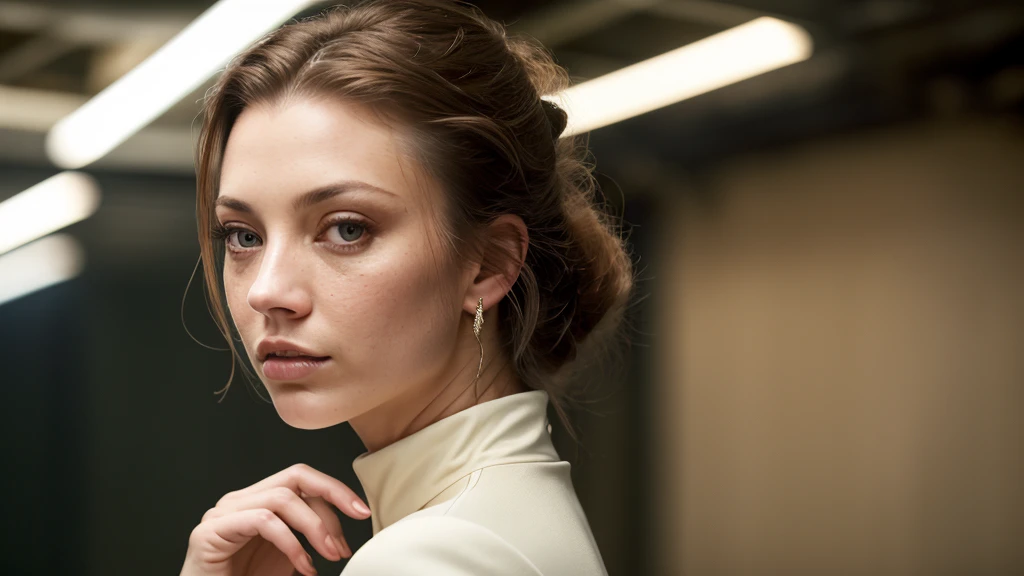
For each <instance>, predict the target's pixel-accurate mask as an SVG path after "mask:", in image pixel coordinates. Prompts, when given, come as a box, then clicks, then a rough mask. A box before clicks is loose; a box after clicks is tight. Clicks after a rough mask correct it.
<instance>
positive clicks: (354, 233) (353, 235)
mask: <svg viewBox="0 0 1024 576" xmlns="http://www.w3.org/2000/svg"><path fill="white" fill-rule="evenodd" d="M335 228H337V230H338V234H339V235H340V236H341V238H342V240H344V241H345V242H355V241H356V240H359V237H360V236H362V235H363V231H364V230H365V228H366V227H365V226H363V225H362V224H359V223H358V222H350V221H349V222H341V223H339V224H337V225H335Z"/></svg>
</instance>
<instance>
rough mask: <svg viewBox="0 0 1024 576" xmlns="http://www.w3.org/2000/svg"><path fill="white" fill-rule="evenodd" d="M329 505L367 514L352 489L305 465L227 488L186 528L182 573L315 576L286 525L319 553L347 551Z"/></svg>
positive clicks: (347, 554) (332, 556)
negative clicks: (189, 531) (297, 574)
mask: <svg viewBox="0 0 1024 576" xmlns="http://www.w3.org/2000/svg"><path fill="white" fill-rule="evenodd" d="M331 504H334V505H335V506H337V507H338V509H339V510H341V511H342V512H344V513H345V514H347V515H349V516H351V517H353V518H358V519H365V518H367V517H368V516H369V515H370V514H369V508H368V507H366V504H364V503H363V501H362V500H360V499H359V497H358V496H356V494H355V492H353V491H352V489H351V488H349V487H348V486H346V485H344V484H342V483H341V482H340V481H338V480H337V479H335V478H332V477H330V476H328V475H326V474H324V473H323V472H320V471H318V470H314V469H313V468H311V467H310V466H307V465H305V464H295V465H293V466H290V467H288V468H286V469H284V470H282V471H280V472H278V473H276V474H274V475H273V476H270V477H268V478H265V479H264V480H261V481H259V482H257V483H256V484H253V485H252V486H249V487H248V488H243V489H242V490H237V491H235V492H229V493H227V494H225V495H224V497H222V498H221V499H220V500H219V501H217V505H216V506H214V507H213V508H211V509H210V510H208V511H207V512H206V514H204V515H203V519H202V521H201V522H200V523H199V525H198V526H196V527H195V529H193V530H192V534H191V536H189V540H188V552H187V553H186V554H185V564H184V566H182V569H181V576H291V575H292V574H293V573H294V572H293V571H294V570H298V571H299V572H300V573H301V574H305V575H307V576H314V575H315V574H316V569H315V568H314V567H313V562H312V558H310V557H309V554H306V551H305V550H304V549H303V548H302V544H301V543H300V542H299V540H298V538H296V537H295V534H293V533H292V531H291V529H290V528H295V529H296V530H298V531H299V532H301V533H302V534H303V535H305V537H306V539H307V540H309V543H310V544H312V545H313V547H314V548H316V550H317V552H319V553H320V554H322V555H323V556H324V557H325V558H328V559H331V560H335V561H337V560H341V559H342V558H348V557H350V556H352V550H351V548H349V546H348V543H347V542H346V541H345V536H344V534H342V531H341V522H339V521H338V517H337V515H335V513H334V510H332V509H331V506H330V505H331ZM360 507H361V508H362V509H363V510H366V511H365V512H364V511H361V510H360Z"/></svg>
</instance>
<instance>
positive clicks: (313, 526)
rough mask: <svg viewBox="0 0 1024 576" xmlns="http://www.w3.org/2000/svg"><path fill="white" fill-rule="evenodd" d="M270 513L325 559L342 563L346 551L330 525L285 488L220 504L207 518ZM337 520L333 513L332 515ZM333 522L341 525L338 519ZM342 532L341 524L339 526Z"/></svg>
mask: <svg viewBox="0 0 1024 576" xmlns="http://www.w3.org/2000/svg"><path fill="white" fill-rule="evenodd" d="M263 508H265V509H267V510H270V511H271V512H273V513H274V514H276V515H277V517H278V518H280V519H281V520H283V521H284V522H285V523H286V524H287V525H288V526H291V527H293V528H295V529H296V530H298V531H299V532H302V533H303V534H304V535H305V536H306V539H307V540H309V543H310V544H312V545H313V547H314V548H316V551H317V552H319V553H320V554H321V555H323V556H324V557H325V558H329V559H331V560H335V561H337V560H341V559H342V558H343V556H342V553H343V550H344V548H342V547H341V546H338V544H337V543H336V542H335V540H334V538H333V535H332V534H331V532H330V531H329V528H328V525H327V521H326V520H325V519H324V518H323V517H322V516H321V515H320V514H318V513H317V512H316V511H314V510H313V508H311V507H310V506H309V503H308V502H307V501H306V500H305V499H303V498H300V497H299V495H298V494H296V493H295V492H293V491H292V490H291V489H289V488H287V487H284V486H277V487H274V488H269V489H267V490H263V491H262V492H255V493H247V494H242V495H238V496H235V497H233V498H231V499H229V500H226V501H224V502H222V503H221V504H218V505H217V507H216V508H214V509H213V510H211V511H210V512H209V513H208V514H209V516H210V517H213V518H217V517H221V516H227V515H229V514H233V513H236V512H239V511H242V510H250V509H263ZM330 515H331V516H334V513H333V512H331V513H330ZM334 522H335V523H338V518H337V516H334ZM339 528H340V523H339Z"/></svg>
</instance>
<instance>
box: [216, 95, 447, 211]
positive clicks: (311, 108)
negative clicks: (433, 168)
mask: <svg viewBox="0 0 1024 576" xmlns="http://www.w3.org/2000/svg"><path fill="white" fill-rule="evenodd" d="M341 180H361V181H364V182H367V183H369V184H372V185H374V186H378V187H380V188H384V189H385V190H389V191H391V192H392V193H394V194H397V195H399V196H400V197H402V198H404V199H406V200H408V201H414V200H415V199H416V198H417V197H418V196H420V195H422V194H423V193H424V191H425V188H427V187H429V185H428V183H427V182H426V181H425V180H424V176H423V175H422V173H421V171H420V170H416V169H415V162H414V161H413V160H412V159H411V158H410V157H409V156H408V155H407V154H406V153H405V152H404V148H403V147H402V145H401V141H400V140H399V139H398V137H397V135H396V134H395V133H394V131H393V129H392V128H390V127H388V126H386V125H384V124H383V123H381V122H380V121H378V120H377V118H376V117H375V116H374V115H372V113H370V111H369V110H367V109H365V108H362V107H359V106H356V105H354V104H350V103H346V102H341V101H338V100H327V99H312V98H298V99H292V100H289V101H285V102H280V103H273V104H257V105H253V106H249V107H247V108H246V109H245V110H243V111H242V113H241V114H240V115H239V117H238V119H237V120H236V121H235V124H234V126H233V127H232V129H231V133H230V135H229V137H228V142H227V146H226V147H225V150H224V160H223V163H222V166H221V177H220V188H219V192H220V193H221V194H226V195H231V196H233V197H239V198H247V197H248V198H254V197H255V196H258V195H260V194H261V193H264V192H271V191H272V192H273V193H274V195H275V196H289V195H293V194H294V195H297V194H301V193H302V192H305V191H307V190H311V189H314V188H317V187H320V186H323V185H326V184H329V183H332V182H337V181H341Z"/></svg>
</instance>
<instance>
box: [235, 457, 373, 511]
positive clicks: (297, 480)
mask: <svg viewBox="0 0 1024 576" xmlns="http://www.w3.org/2000/svg"><path fill="white" fill-rule="evenodd" d="M275 486H285V487H287V488H290V489H292V490H293V491H295V493H296V494H298V493H299V492H304V493H306V494H308V495H310V496H320V497H322V498H324V499H325V500H327V501H328V502H330V503H332V504H334V505H335V506H337V507H338V509H339V510H341V511H342V512H344V513H345V514H346V515H348V516H351V517H353V518H359V519H364V518H367V517H368V516H369V515H370V512H369V510H370V507H369V506H367V505H366V503H365V502H363V501H362V499H361V498H359V496H358V495H357V494H356V493H355V492H353V491H352V489H351V488H349V487H348V486H346V485H345V484H344V483H343V482H341V481H340V480H338V479H337V478H333V477H331V476H328V475H327V474H324V473H323V472H321V471H319V470H316V469H314V468H312V467H311V466H308V465H306V464H293V465H292V466H289V467H288V468H285V469H284V470H281V471H280V472H277V473H276V474H273V475H271V476H268V477H266V478H264V479H263V480H260V481H259V482H257V483H255V484H253V485H252V486H249V487H248V488H243V489H241V490H239V491H237V492H230V493H228V494H225V496H224V498H233V497H235V496H238V495H240V494H246V493H252V492H259V491H261V490H266V489H267V488H272V487H275ZM218 504H219V503H218ZM360 507H361V508H360Z"/></svg>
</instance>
